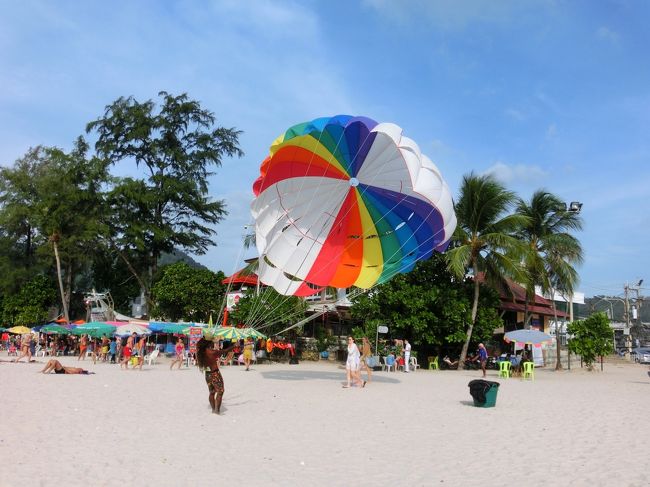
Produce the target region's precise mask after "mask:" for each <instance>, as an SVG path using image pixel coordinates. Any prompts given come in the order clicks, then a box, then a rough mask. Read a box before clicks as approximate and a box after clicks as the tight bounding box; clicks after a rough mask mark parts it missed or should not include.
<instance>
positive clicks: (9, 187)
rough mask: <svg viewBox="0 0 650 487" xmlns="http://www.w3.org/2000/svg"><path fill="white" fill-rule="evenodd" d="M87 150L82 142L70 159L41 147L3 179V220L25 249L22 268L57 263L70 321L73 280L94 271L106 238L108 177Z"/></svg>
mask: <svg viewBox="0 0 650 487" xmlns="http://www.w3.org/2000/svg"><path fill="white" fill-rule="evenodd" d="M87 150H88V146H87V144H86V142H85V141H84V140H83V138H81V137H80V138H79V139H77V141H76V142H75V145H74V149H73V150H72V151H71V152H70V153H65V152H63V151H62V150H60V149H57V148H47V147H37V148H36V149H31V150H30V151H29V152H28V153H27V155H26V156H25V157H24V158H22V159H21V160H19V161H17V163H16V164H15V165H14V167H11V168H5V169H3V171H2V173H1V174H0V180H1V181H2V182H1V186H0V203H1V204H2V206H1V209H0V220H2V221H3V222H6V223H7V227H6V231H7V234H8V235H10V236H12V237H13V239H14V242H15V244H16V246H17V247H18V248H22V249H24V252H22V254H23V256H24V258H23V259H21V260H19V261H18V264H21V263H22V264H23V265H24V266H26V267H27V268H30V267H33V263H34V262H35V260H34V257H35V256H36V257H38V256H40V257H41V259H42V260H45V261H49V262H50V265H52V264H54V263H56V270H57V276H58V277H59V282H60V294H61V303H62V305H63V309H64V314H65V315H66V318H67V309H68V307H69V304H70V296H71V295H72V287H73V281H74V276H75V274H76V273H78V272H80V271H81V270H82V269H84V268H87V267H88V266H89V265H90V262H91V259H92V256H93V254H94V252H96V251H97V250H98V247H99V242H100V239H99V235H100V234H101V232H102V229H101V227H100V225H99V224H98V222H99V220H100V219H99V216H100V212H101V209H102V201H103V198H102V193H101V190H102V185H103V184H105V183H106V182H107V180H108V173H107V168H106V165H105V164H104V163H103V162H102V161H100V160H99V159H96V158H90V159H88V158H87ZM48 242H49V243H48ZM16 267H18V266H16ZM64 281H65V282H64Z"/></svg>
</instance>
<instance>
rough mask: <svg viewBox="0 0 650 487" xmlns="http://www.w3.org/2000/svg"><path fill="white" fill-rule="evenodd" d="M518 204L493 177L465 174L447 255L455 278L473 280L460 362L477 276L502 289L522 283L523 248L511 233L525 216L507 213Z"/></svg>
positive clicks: (469, 335)
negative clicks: (513, 282)
mask: <svg viewBox="0 0 650 487" xmlns="http://www.w3.org/2000/svg"><path fill="white" fill-rule="evenodd" d="M516 201H517V197H516V195H515V193H513V192H512V191H508V190H506V189H505V188H504V187H503V185H501V183H499V182H497V181H496V180H495V179H494V178H493V176H491V175H485V176H475V175H474V174H473V173H471V174H469V175H465V176H464V177H463V182H462V184H461V189H460V197H459V199H458V203H457V204H456V217H457V219H458V225H457V227H456V231H455V232H454V237H453V240H452V241H453V243H452V246H453V248H452V249H451V250H449V251H448V252H447V254H446V255H447V267H448V269H449V270H450V271H451V272H452V273H453V274H454V275H455V276H456V277H458V278H461V279H462V278H464V277H465V276H466V274H467V271H468V270H469V271H470V272H471V274H472V275H473V277H474V300H473V304H472V315H471V323H470V324H469V326H468V327H467V337H466V339H465V343H464V344H463V348H462V351H461V354H460V358H459V363H461V364H462V363H463V362H464V361H465V358H466V357H467V350H468V348H469V343H470V340H471V338H472V330H473V328H474V323H475V322H476V315H477V311H478V301H479V294H480V282H479V279H478V276H479V274H483V275H484V276H485V282H486V283H488V284H490V285H494V286H495V287H501V286H503V284H504V281H505V279H507V278H514V279H515V280H518V281H521V280H522V279H523V278H524V277H525V276H524V274H523V271H522V268H521V265H520V261H521V256H522V253H523V251H524V249H523V246H522V245H521V243H520V242H519V240H517V238H515V236H514V234H515V232H517V231H518V230H519V229H520V228H521V227H522V226H523V225H525V224H527V222H528V220H527V218H526V217H524V216H522V215H517V214H508V211H509V210H510V209H511V208H512V207H514V205H515V203H516Z"/></svg>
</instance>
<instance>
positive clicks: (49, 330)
mask: <svg viewBox="0 0 650 487" xmlns="http://www.w3.org/2000/svg"><path fill="white" fill-rule="evenodd" d="M40 332H41V333H45V334H47V335H69V334H70V330H68V329H67V328H66V327H64V326H61V325H54V324H52V325H45V326H44V327H43V328H41V330H40Z"/></svg>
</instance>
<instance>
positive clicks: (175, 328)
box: [149, 321, 194, 334]
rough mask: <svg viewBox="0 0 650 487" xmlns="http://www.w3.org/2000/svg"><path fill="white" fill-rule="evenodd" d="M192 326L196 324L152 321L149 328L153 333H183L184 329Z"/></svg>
mask: <svg viewBox="0 0 650 487" xmlns="http://www.w3.org/2000/svg"><path fill="white" fill-rule="evenodd" d="M190 326H194V324H193V323H165V322H157V321H152V322H151V323H149V330H151V332H152V333H174V334H179V333H183V332H184V330H185V329H186V328H188V327H190Z"/></svg>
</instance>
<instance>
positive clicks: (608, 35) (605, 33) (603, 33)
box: [596, 26, 619, 44]
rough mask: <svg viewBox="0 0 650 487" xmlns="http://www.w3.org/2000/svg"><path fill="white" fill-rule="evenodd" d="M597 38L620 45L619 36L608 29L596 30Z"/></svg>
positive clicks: (600, 28)
mask: <svg viewBox="0 0 650 487" xmlns="http://www.w3.org/2000/svg"><path fill="white" fill-rule="evenodd" d="M596 37H598V38H599V39H602V40H604V41H608V42H611V43H612V44H618V40H619V35H618V33H617V32H615V31H613V30H611V29H609V28H608V27H604V26H602V27H599V28H598V30H596Z"/></svg>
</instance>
